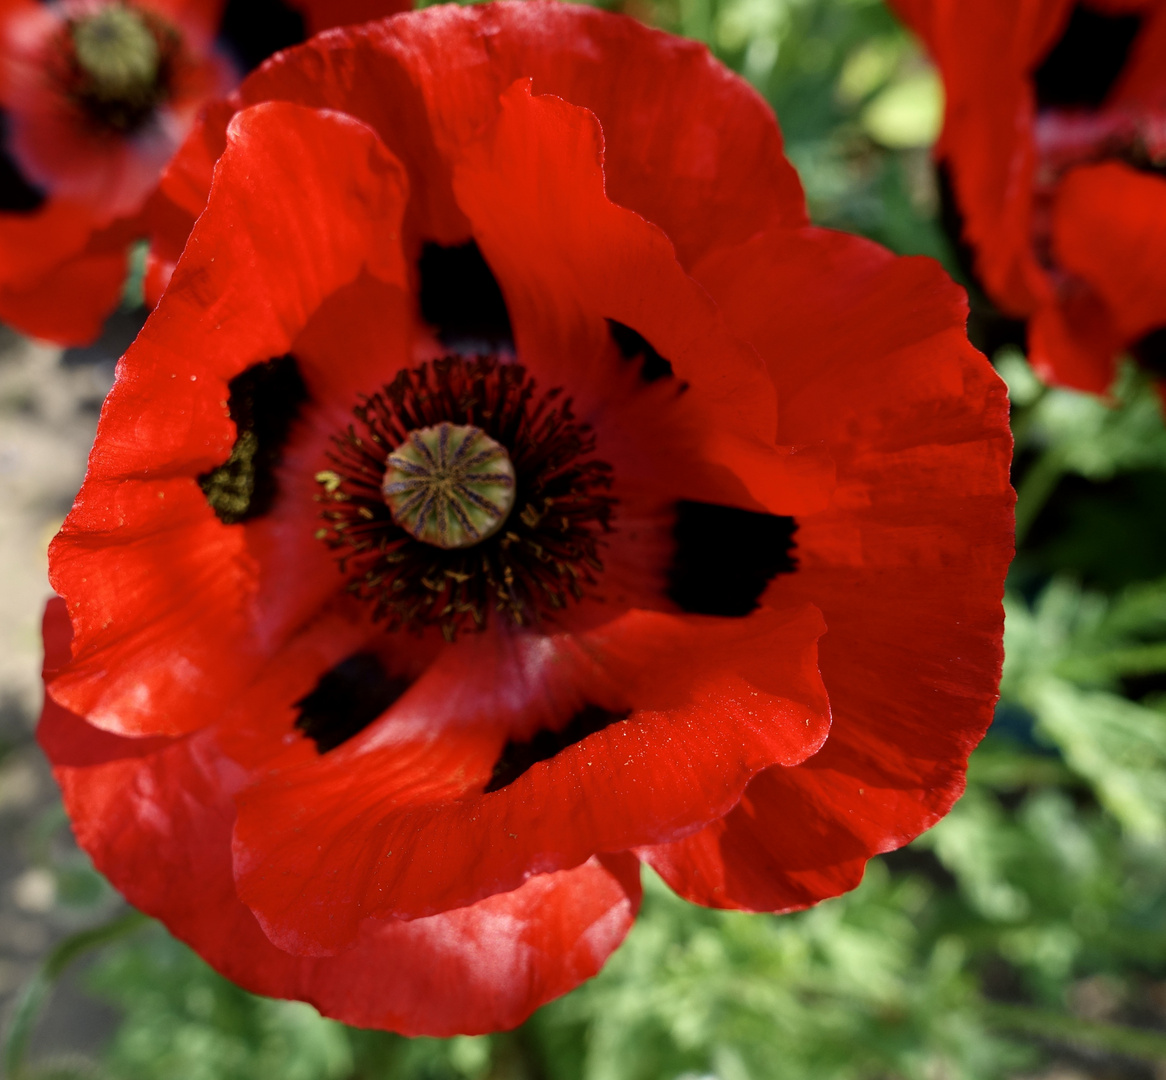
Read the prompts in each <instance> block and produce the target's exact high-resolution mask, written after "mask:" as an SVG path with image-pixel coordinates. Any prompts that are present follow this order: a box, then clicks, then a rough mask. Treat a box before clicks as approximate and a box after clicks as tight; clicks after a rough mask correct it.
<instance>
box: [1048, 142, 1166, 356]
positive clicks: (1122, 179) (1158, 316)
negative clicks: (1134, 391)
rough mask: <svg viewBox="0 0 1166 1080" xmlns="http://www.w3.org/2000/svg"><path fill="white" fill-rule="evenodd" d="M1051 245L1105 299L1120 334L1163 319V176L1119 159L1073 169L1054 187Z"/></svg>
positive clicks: (1127, 335)
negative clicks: (1139, 168)
mask: <svg viewBox="0 0 1166 1080" xmlns="http://www.w3.org/2000/svg"><path fill="white" fill-rule="evenodd" d="M1053 248H1054V251H1055V254H1056V257H1057V261H1058V262H1059V263H1060V264H1061V265H1062V266H1064V267H1065V269H1067V270H1070V271H1072V272H1073V273H1075V274H1077V275H1079V276H1080V277H1081V278H1083V279H1084V280H1085V281H1087V282H1088V283H1089V284H1090V285H1091V286H1092V287H1093V289H1094V290H1095V291H1096V292H1097V293H1098V294H1099V295H1100V296H1101V297H1102V298H1103V299H1104V300H1105V303H1106V305H1107V306H1108V308H1109V311H1110V313H1111V317H1112V319H1113V321H1114V323H1115V324H1116V329H1117V331H1118V333H1119V334H1120V335H1121V338H1122V339H1124V340H1126V341H1131V340H1133V339H1136V338H1139V337H1141V336H1142V335H1143V334H1145V333H1146V332H1147V331H1148V330H1151V329H1155V328H1157V327H1160V326H1163V325H1166V179H1163V178H1162V177H1160V176H1153V175H1150V174H1147V173H1144V172H1138V171H1137V170H1135V169H1131V168H1130V167H1129V166H1128V165H1123V164H1120V163H1118V162H1106V163H1104V164H1100V165H1086V166H1082V167H1081V168H1078V169H1074V170H1073V171H1072V172H1071V173H1070V174H1069V175H1068V176H1067V177H1065V179H1064V180H1063V181H1062V183H1061V184H1060V186H1059V188H1058V190H1057V195H1056V201H1055V203H1054V206H1053Z"/></svg>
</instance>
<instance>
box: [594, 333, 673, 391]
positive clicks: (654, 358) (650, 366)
mask: <svg viewBox="0 0 1166 1080" xmlns="http://www.w3.org/2000/svg"><path fill="white" fill-rule="evenodd" d="M607 329H608V330H609V331H610V332H611V337H612V340H613V341H614V342H615V344H616V348H618V349H619V351H620V355H621V356H622V357H623V358H624V359H625V360H639V361H640V378H641V379H643V380H644V382H649V383H650V382H655V381H656V380H657V379H667V378H669V377H670V376H671V375H672V362H671V361H669V360H665V359H664V357H662V356H661V355H660V354H659V353H658V352H656V350H655V349H654V348H653V347H652V346H651V344H649V342H648V340H647V338H645V337H644V336H643V335H642V334H640V333H639V332H637V331H635V330H633V329H632V328H631V327H630V326H624V324H623V323H621V322H616V321H615V319H608V320H607Z"/></svg>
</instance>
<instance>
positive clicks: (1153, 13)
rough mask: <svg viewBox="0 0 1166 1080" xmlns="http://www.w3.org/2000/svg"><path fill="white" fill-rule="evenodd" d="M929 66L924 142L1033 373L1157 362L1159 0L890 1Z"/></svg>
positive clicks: (1162, 328)
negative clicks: (932, 81)
mask: <svg viewBox="0 0 1166 1080" xmlns="http://www.w3.org/2000/svg"><path fill="white" fill-rule="evenodd" d="M892 6H893V7H894V8H895V9H896V10H897V11H898V12H899V13H900V15H901V16H902V18H903V19H904V21H905V22H906V23H907V24H908V25H909V26H910V27H911V28H912V29H913V30H915V31H916V32H917V33H918V34H919V35H920V36H921V37H922V38H923V40H924V42H925V43H926V45H927V47H928V49H929V50H930V52H931V54H932V56H933V57H934V58H935V61H936V63H937V64H938V65H939V68H940V71H941V72H942V74H943V79H944V88H945V92H946V97H947V106H946V119H945V124H944V130H943V134H942V136H941V138H940V141H939V144H938V146H937V148H936V155H937V157H938V158H939V161H940V162H941V164H942V166H943V168H944V170H945V171H946V177H947V179H948V181H949V182H950V188H951V193H952V196H953V198H954V202H955V205H956V207H958V212H959V214H960V215H962V236H963V239H964V240H965V241H966V242H967V243H968V244H969V245H970V246H971V248H972V251H973V253H974V259H975V270H976V274H977V275H978V277H979V279H980V280H981V281H982V283H983V286H984V288H985V289H986V291H987V292H988V294H989V295H990V296H991V298H992V299H993V300H994V301H995V303H996V304H998V305H999V306H1000V308H1001V309H1002V310H1004V311H1005V312H1007V313H1008V314H1010V315H1013V316H1018V317H1022V318H1025V319H1027V320H1028V337H1029V355H1030V359H1031V361H1032V363H1033V364H1034V366H1035V367H1036V368H1037V370H1038V371H1039V372H1040V374H1041V375H1042V377H1044V378H1045V379H1046V380H1049V381H1052V382H1055V383H1059V384H1062V385H1066V386H1071V387H1075V388H1077V389H1081V390H1089V391H1092V392H1094V393H1104V392H1106V391H1107V390H1108V389H1109V386H1110V383H1111V382H1112V381H1113V376H1114V372H1115V365H1116V361H1117V359H1118V357H1119V355H1120V354H1121V353H1122V352H1123V351H1126V350H1129V351H1131V352H1132V353H1133V354H1134V355H1135V356H1136V357H1137V358H1138V359H1139V360H1141V361H1142V362H1143V363H1145V364H1146V365H1147V366H1148V367H1149V368H1150V369H1151V370H1153V371H1156V372H1157V373H1158V374H1162V373H1163V372H1164V371H1166V367H1164V366H1163V365H1164V363H1166V255H1164V254H1163V253H1164V252H1166V179H1163V176H1162V170H1163V166H1164V165H1166V111H1164V110H1166V4H1163V3H1161V2H1160V0H1089V2H1088V3H1074V0H1033V2H1024V3H1020V4H1017V3H1014V2H1012V0H989V2H986V3H982V4H975V5H969V4H961V3H958V2H948V0H893V3H892Z"/></svg>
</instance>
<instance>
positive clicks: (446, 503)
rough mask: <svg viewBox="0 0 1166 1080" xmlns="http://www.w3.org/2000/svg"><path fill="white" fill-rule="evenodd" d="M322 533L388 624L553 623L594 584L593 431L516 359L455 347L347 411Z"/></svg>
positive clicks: (605, 469) (606, 516) (597, 546)
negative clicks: (349, 416) (350, 421)
mask: <svg viewBox="0 0 1166 1080" xmlns="http://www.w3.org/2000/svg"><path fill="white" fill-rule="evenodd" d="M353 412H354V415H355V416H356V419H357V421H358V425H353V426H350V427H349V428H348V430H347V431H346V432H344V433H343V434H341V435H338V436H336V437H335V438H334V440H333V444H334V450H333V451H332V453H330V454H329V458H330V459H331V461H332V464H333V467H332V468H330V469H326V470H324V471H322V472H320V473H318V474H317V476H316V480H317V481H318V482H319V483H320V485H321V486H322V488H323V490H322V492H321V494H320V495H318V496H317V498H318V499H319V500H320V501H321V502H322V503H323V504H324V510H323V517H324V523H325V527H324V528H322V529H320V530H319V531H318V532H317V534H316V535H317V537H318V538H319V539H321V540H323V541H324V542H325V543H326V544H327V545H328V547H330V548H331V549H332V550H333V552H335V554H336V557H337V562H338V564H339V566H340V569H341V571H342V572H343V573H344V574H345V575H346V576H348V578H349V584H348V589H349V591H350V592H351V593H353V594H354V595H356V596H359V597H360V598H362V599H364V600H367V601H369V602H371V603H372V605H373V618H374V619H383V620H385V621H386V622H387V623H388V626H389V628H390V629H396V628H399V627H404V626H410V627H413V628H417V629H419V628H421V627H423V626H440V627H441V629H442V632H443V633H444V634H445V636H446V637H447V638H449V639H451V640H452V639H453V638H454V637H455V636H456V635H457V633H458V631H459V630H462V629H480V628H482V627H483V626H485V625H486V622H487V620H488V618H489V617H490V616H491V613H494V616H495V617H499V618H503V619H505V620H506V621H508V622H510V623H512V624H513V625H516V626H531V625H536V624H538V623H540V622H542V621H543V620H547V619H551V620H553V619H554V618H555V617H556V616H557V613H558V612H560V611H561V610H562V609H564V608H565V607H567V605H568V604H570V603H571V602H572V601H576V600H579V599H582V597H583V596H584V595H585V594H586V592H587V590H588V589H589V588H590V587H592V586H595V585H596V584H597V578H596V575H597V574H598V573H599V572H600V571H601V570H602V569H603V563H602V561H601V559H600V550H601V548H602V546H603V540H602V539H601V538H602V536H603V534H604V533H606V532H608V531H609V530H610V528H611V516H612V513H613V510H614V507H615V499H614V498H612V497H611V496H610V495H609V494H608V491H609V489H610V487H611V467H610V466H609V465H607V464H606V463H605V462H603V461H599V460H596V459H595V458H594V457H593V456H592V453H593V451H594V449H595V435H594V433H593V432H592V430H591V428H590V427H589V426H588V425H587V424H583V423H580V422H579V421H578V420H576V418H575V416H574V414H573V412H572V409H571V402H570V400H567V399H564V398H563V396H562V391H561V390H560V389H553V390H550V391H548V392H547V393H545V394H541V395H540V394H538V393H537V388H536V386H535V383H534V380H533V379H531V378H530V377H529V376H528V375H527V373H526V370H525V368H523V367H522V366H521V365H519V364H515V363H510V362H506V361H502V360H499V359H498V358H497V357H494V356H478V357H461V356H451V357H446V358H444V359H442V360H436V361H433V362H432V363H427V364H423V365H422V366H421V367H419V368H414V369H412V370H408V371H403V372H401V373H400V374H399V375H398V376H397V378H396V379H394V380H393V382H392V383H390V384H389V385H388V386H386V387H384V388H383V389H382V390H381V391H380V392H379V393H376V394H373V395H372V396H371V397H370V398H368V399H367V400H366V401H365V402H364V403H363V404H361V405H358V406H357V407H356V409H354V410H353Z"/></svg>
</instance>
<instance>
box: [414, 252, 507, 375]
mask: <svg viewBox="0 0 1166 1080" xmlns="http://www.w3.org/2000/svg"><path fill="white" fill-rule="evenodd" d="M417 270H418V273H419V274H420V276H421V285H420V303H421V317H422V318H423V319H424V320H425V321H426V322H427V323H429V325H430V326H432V327H434V328H435V329H436V330H437V336H438V339H439V340H440V341H441V343H442V344H443V345H445V346H446V347H447V348H450V349H455V350H456V351H458V352H462V353H477V352H483V351H490V350H493V349H497V348H500V347H502V346H511V345H512V344H513V341H514V333H513V331H512V330H511V329H510V313H509V312H508V311H507V310H506V301H505V300H504V299H503V297H502V290H501V288H499V286H498V280H497V278H495V277H494V272H493V271H492V270H491V269H490V267H489V265H488V264H487V263H486V260H485V259H484V258H483V257H482V252H481V251H480V250H479V249H478V245H477V244H476V243H474V241H472V240H471V241H470V242H469V243H468V244H462V245H461V246H460V247H442V246H441V245H440V244H426V245H425V247H424V248H422V250H421V258H420V259H419V260H418V262H417Z"/></svg>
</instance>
